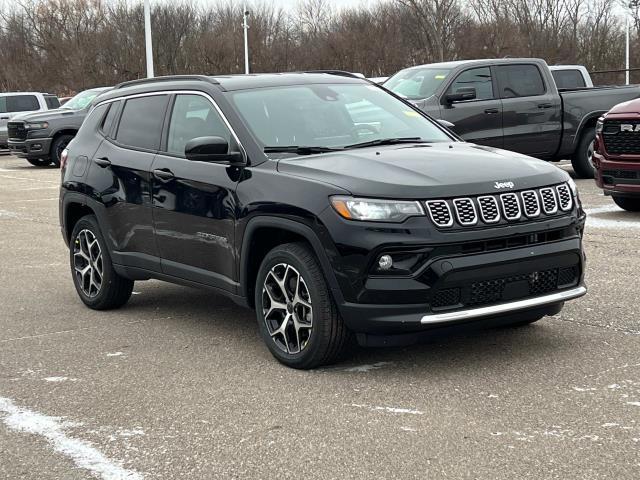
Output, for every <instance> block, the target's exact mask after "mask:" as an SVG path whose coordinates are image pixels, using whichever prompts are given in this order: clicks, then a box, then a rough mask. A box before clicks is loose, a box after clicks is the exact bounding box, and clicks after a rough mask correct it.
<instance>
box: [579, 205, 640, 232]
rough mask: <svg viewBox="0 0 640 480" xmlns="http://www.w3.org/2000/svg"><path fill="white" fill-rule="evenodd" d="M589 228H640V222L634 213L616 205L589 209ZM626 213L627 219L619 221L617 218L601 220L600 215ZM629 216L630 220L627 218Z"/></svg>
mask: <svg viewBox="0 0 640 480" xmlns="http://www.w3.org/2000/svg"><path fill="white" fill-rule="evenodd" d="M585 212H586V213H587V226H588V227H591V228H640V221H638V218H637V216H634V215H633V214H632V213H628V212H625V211H624V210H623V209H621V208H620V207H618V206H617V205H615V204H611V205H605V206H603V207H596V208H587V209H586V210H585ZM614 212H615V213H623V212H624V213H625V214H626V215H625V218H624V219H622V220H618V219H615V218H601V217H598V215H599V214H603V213H605V214H606V213H614ZM627 215H628V219H627V218H626V216H627Z"/></svg>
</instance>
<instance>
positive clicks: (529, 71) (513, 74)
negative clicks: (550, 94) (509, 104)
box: [496, 64, 545, 98]
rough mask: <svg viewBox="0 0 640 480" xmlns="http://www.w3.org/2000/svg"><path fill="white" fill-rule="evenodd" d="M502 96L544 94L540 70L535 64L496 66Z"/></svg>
mask: <svg viewBox="0 0 640 480" xmlns="http://www.w3.org/2000/svg"><path fill="white" fill-rule="evenodd" d="M496 72H497V77H498V85H499V86H500V97H502V98H515V97H533V96H536V95H544V93H545V87H544V82H543V80H542V75H541V74H540V70H538V67H536V66H535V65H522V64H521V65H498V66H497V67H496Z"/></svg>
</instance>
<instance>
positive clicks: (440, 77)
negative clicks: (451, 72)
mask: <svg viewBox="0 0 640 480" xmlns="http://www.w3.org/2000/svg"><path fill="white" fill-rule="evenodd" d="M444 77H446V75H436V76H435V77H433V78H435V79H436V80H444Z"/></svg>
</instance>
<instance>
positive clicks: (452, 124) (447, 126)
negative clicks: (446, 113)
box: [436, 118, 456, 128]
mask: <svg viewBox="0 0 640 480" xmlns="http://www.w3.org/2000/svg"><path fill="white" fill-rule="evenodd" d="M436 122H438V123H439V124H440V125H442V126H443V127H446V128H453V127H455V126H456V124H455V123H451V122H448V121H446V120H443V119H442V118H438V119H436Z"/></svg>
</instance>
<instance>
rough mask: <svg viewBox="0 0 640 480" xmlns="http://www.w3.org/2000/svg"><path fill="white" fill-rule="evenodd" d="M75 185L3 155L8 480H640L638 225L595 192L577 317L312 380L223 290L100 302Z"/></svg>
mask: <svg viewBox="0 0 640 480" xmlns="http://www.w3.org/2000/svg"><path fill="white" fill-rule="evenodd" d="M563 168H567V166H566V165H563ZM569 170H570V168H569ZM59 176H60V174H59V171H58V170H57V169H55V168H47V169H40V168H35V167H32V166H31V165H29V164H27V163H26V162H25V161H23V160H19V159H17V158H15V157H10V156H4V157H0V478H6V479H38V480H40V479H60V480H62V479H64V480H67V479H89V478H101V479H106V480H116V479H123V478H126V479H130V480H137V479H143V478H145V479H222V478H224V479H226V478H242V479H272V478H291V479H302V478H305V479H307V478H318V479H348V478H357V479H361V478H372V479H373V478H375V479H382V478H385V479H386V478H402V479H410V478H416V479H417V478H420V479H426V478H428V479H447V478H450V479H467V478H469V479H510V480H511V479H521V478H522V479H524V478H526V479H528V478H531V479H604V478H607V479H609V478H611V479H638V478H640V424H639V422H640V307H639V306H638V305H640V301H639V300H640V298H639V297H640V286H639V282H638V278H639V273H640V215H639V214H631V213H626V212H623V211H622V210H620V209H618V208H617V207H615V206H614V205H613V203H612V202H611V200H610V199H608V198H606V197H604V196H603V195H602V194H601V192H599V191H598V189H597V188H596V187H595V185H594V183H593V181H592V180H579V181H578V182H577V183H578V186H579V190H580V193H581V196H582V200H583V203H584V204H585V207H586V208H587V210H588V211H589V213H590V217H589V220H588V224H587V229H586V237H585V245H586V251H587V256H588V272H587V284H588V287H589V293H588V294H587V296H586V297H583V298H582V299H579V300H577V301H573V302H570V303H568V304H567V305H566V306H565V308H564V310H563V311H562V312H561V314H559V315H557V316H555V317H552V318H546V319H544V320H542V321H540V322H538V323H537V324H535V325H532V326H528V327H523V328H516V329H500V330H490V331H483V332H476V333H473V334H466V335H458V336H455V337H448V338H444V339H442V338H441V339H438V340H437V341H434V342H431V343H427V344H423V345H416V346H412V347H408V348H391V349H362V348H357V349H355V350H354V351H353V353H352V354H351V355H350V356H349V357H348V358H347V360H346V361H345V362H343V363H341V364H338V365H334V366H331V367H328V368H322V369H318V370H315V371H309V372H305V371H296V370H291V369H288V368H286V367H283V366H281V365H280V364H278V363H277V362H276V361H275V360H274V359H273V358H272V357H271V355H270V354H269V352H268V350H267V348H266V347H265V346H264V345H263V343H262V341H261V339H260V338H259V337H258V332H257V325H256V321H255V318H254V315H253V314H252V312H250V311H247V310H243V309H242V308H240V307H237V306H235V305H234V304H233V303H232V302H231V301H230V300H227V299H225V298H222V297H219V296H216V295H214V294H212V293H210V292H206V291H200V290H196V289H189V288H185V287H179V286H175V285H170V284H167V283H162V282H159V281H148V282H137V283H136V285H135V287H134V295H133V296H132V298H131V301H130V302H129V303H128V304H127V305H126V306H125V307H124V308H122V309H120V310H115V311H109V312H95V311H92V310H89V309H87V308H86V307H84V306H83V304H82V303H81V302H80V300H79V299H78V297H77V295H76V292H75V290H74V288H73V284H72V280H71V276H70V269H69V262H68V251H67V249H66V247H65V245H64V242H63V240H62V236H61V235H60V230H59V225H58V206H57V196H58V184H59Z"/></svg>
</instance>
